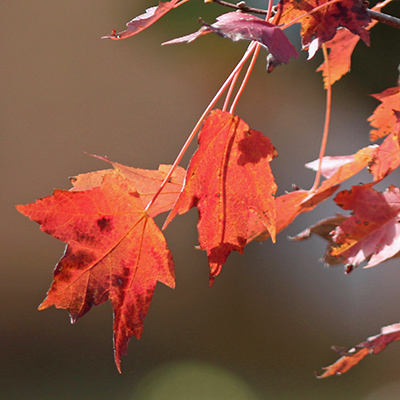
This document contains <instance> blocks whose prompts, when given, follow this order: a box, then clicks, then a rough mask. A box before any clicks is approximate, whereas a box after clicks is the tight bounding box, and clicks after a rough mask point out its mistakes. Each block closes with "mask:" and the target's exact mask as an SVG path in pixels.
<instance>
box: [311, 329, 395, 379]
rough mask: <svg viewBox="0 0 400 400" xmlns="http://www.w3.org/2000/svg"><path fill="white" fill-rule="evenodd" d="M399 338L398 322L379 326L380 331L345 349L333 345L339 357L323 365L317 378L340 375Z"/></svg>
mask: <svg viewBox="0 0 400 400" xmlns="http://www.w3.org/2000/svg"><path fill="white" fill-rule="evenodd" d="M399 339H400V324H393V325H388V326H384V327H383V328H381V333H380V334H379V335H376V336H371V337H369V338H368V339H367V340H366V341H364V342H361V343H359V344H358V345H357V346H355V347H354V348H352V349H350V350H349V351H347V350H346V349H344V348H341V347H337V346H333V347H332V349H333V350H335V351H336V352H337V353H338V354H339V355H341V357H340V358H339V359H338V360H337V361H336V362H335V363H333V364H332V365H329V366H328V367H324V368H323V369H324V370H325V372H324V373H323V374H321V375H318V376H317V377H318V378H327V377H328V376H332V375H341V374H343V373H345V372H347V371H348V370H349V369H351V368H353V367H354V366H355V365H357V364H358V363H359V362H360V361H361V360H362V359H363V358H365V357H366V356H367V355H368V354H378V353H380V352H381V351H382V350H384V349H385V348H386V346H387V345H389V344H390V343H393V342H395V341H396V340H399Z"/></svg>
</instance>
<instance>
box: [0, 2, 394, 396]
mask: <svg viewBox="0 0 400 400" xmlns="http://www.w3.org/2000/svg"><path fill="white" fill-rule="evenodd" d="M393 3H394V4H393V5H391V6H390V7H387V8H386V9H385V10H386V11H387V12H392V13H394V14H396V15H397V16H399V15H400V12H399V11H400V7H399V2H398V1H394V2H393ZM154 4H156V1H150V0H146V1H145V0H135V1H128V0H120V1H115V0H114V1H109V0H108V1H106V0H98V1H79V2H78V1H71V0H69V1H66V0H59V1H49V0H43V1H27V0H25V1H24V0H22V1H11V0H3V1H2V3H1V5H0V11H1V13H0V20H1V27H2V35H1V38H0V41H1V51H2V57H1V58H2V62H1V65H0V84H1V108H0V127H1V133H0V135H1V136H0V137H1V147H0V151H1V158H0V161H1V175H0V176H1V177H0V179H1V188H2V189H1V201H2V203H1V207H0V212H1V222H2V229H1V235H2V238H1V256H2V262H1V279H0V320H1V330H0V332H1V333H0V337H1V341H0V363H1V368H0V396H1V398H2V399H43V400H45V399H46V400H47V399H110V398H112V399H135V400H144V399H145V400H164V399H168V400H170V399H171V400H172V399H174V400H180V399H193V400H203V399H216V400H225V399H229V400H232V399H233V400H235V399H243V400H246V399H249V400H253V399H256V400H257V399H277V400H281V399H282V400H288V399H289V400H291V399H326V400H337V399H339V398H340V399H368V400H372V399H382V398H384V399H397V398H398V392H399V391H400V358H399V351H400V347H399V346H400V345H399V344H394V345H393V346H391V347H390V348H389V349H388V350H386V351H385V352H384V353H382V354H380V355H378V356H373V357H372V356H371V357H369V359H366V360H365V361H364V362H363V363H362V364H360V365H359V366H357V367H356V368H355V369H354V370H352V371H350V372H349V373H347V374H345V375H344V376H342V377H333V378H330V379H327V380H322V381H320V380H317V379H316V378H315V376H314V371H319V372H320V367H321V366H324V365H325V366H326V365H328V364H330V363H332V362H333V361H335V359H336V354H335V353H334V352H333V351H332V350H331V349H330V346H331V345H333V344H336V345H344V346H347V347H351V346H352V345H355V344H356V343H359V342H360V341H362V340H364V339H365V338H366V337H367V336H369V335H372V334H377V333H378V332H379V329H380V327H381V326H383V325H387V324H391V323H394V322H396V321H398V320H399V314H400V293H399V290H398V289H399V279H400V272H399V265H398V263H399V262H398V261H396V262H388V263H385V264H383V265H380V266H377V267H375V268H372V269H369V270H363V269H361V268H359V269H357V270H356V271H354V272H353V273H352V274H350V275H348V276H345V275H344V273H343V269H342V268H341V267H338V268H334V269H325V268H324V267H323V265H322V264H321V263H320V262H318V259H319V258H320V256H321V255H322V253H323V251H324V246H325V245H324V243H323V242H322V241H321V240H318V239H313V240H310V241H308V242H304V243H293V242H289V241H287V239H286V237H287V235H294V234H296V233H298V232H299V231H301V230H302V229H304V228H306V227H307V226H308V225H310V224H313V223H315V222H316V221H318V220H319V219H322V218H325V217H327V216H330V215H333V214H334V213H335V212H338V211H339V209H337V208H335V206H334V205H333V203H332V201H328V202H326V204H325V203H324V204H323V205H321V206H320V207H319V208H317V209H316V210H315V211H314V212H313V213H310V214H309V215H302V216H300V217H299V218H298V219H297V220H296V221H295V223H294V224H293V225H292V226H290V227H289V228H288V229H287V230H286V231H285V232H283V233H281V234H280V235H279V237H278V242H277V244H275V245H273V244H271V243H270V242H266V243H262V244H259V243H253V244H250V245H249V246H248V247H247V248H246V250H245V253H244V255H238V254H232V255H231V256H230V257H229V258H228V262H227V264H226V265H225V266H224V268H223V270H222V273H221V275H220V276H219V277H218V278H217V279H216V281H215V283H214V286H213V288H212V289H210V288H208V266H207V260H206V256H205V254H204V253H203V252H200V251H197V250H195V248H194V246H195V245H196V244H197V233H196V222H197V213H196V211H195V210H192V211H191V212H189V213H188V214H186V215H184V216H181V217H179V218H177V219H176V220H175V221H174V222H173V223H172V224H170V226H169V227H168V229H167V230H166V232H165V234H166V237H167V240H168V243H169V246H170V248H171V250H172V252H173V255H174V260H175V264H176V275H177V288H176V289H175V290H171V289H169V288H167V287H165V286H163V285H161V284H159V285H158V286H157V289H156V293H155V296H154V300H153V303H152V305H151V307H150V312H149V314H148V316H147V318H146V323H145V328H144V335H143V338H142V339H141V340H140V341H137V340H136V339H132V341H131V343H130V348H129V354H128V355H127V356H126V357H124V358H123V360H122V369H123V374H122V375H119V374H118V373H117V371H116V368H115V366H114V363H113V353H112V312H111V307H110V305H109V304H108V303H107V304H105V305H103V306H101V307H98V308H95V309H93V310H92V311H91V312H90V313H89V314H88V315H87V316H85V318H83V319H82V320H80V321H79V322H78V323H77V324H76V325H71V324H70V323H69V318H68V314H67V312H66V311H64V310H56V309H54V308H51V309H48V310H46V311H42V312H39V311H37V306H38V305H39V304H40V302H41V301H42V300H43V298H44V296H45V293H46V291H47V289H48V288H49V286H50V283H51V279H52V269H53V266H54V265H55V264H56V263H57V261H58V259H59V258H60V257H61V255H62V252H63V249H64V244H63V243H60V242H57V241H56V240H55V239H53V238H51V237H50V236H48V235H45V234H43V233H42V232H40V230H39V227H38V225H37V224H35V223H33V222H30V221H29V220H28V219H27V218H25V217H23V216H22V215H20V214H18V212H17V211H16V210H15V208H14V206H15V205H16V204H24V203H29V202H32V201H34V200H35V199H36V198H39V197H44V196H47V195H50V194H51V193H52V191H53V188H63V189H68V188H69V187H70V185H69V182H68V179H67V178H68V176H71V175H76V174H78V173H82V172H88V171H93V170H96V169H101V168H105V167H106V165H105V164H104V163H102V162H101V161H100V160H97V159H94V158H91V157H89V156H87V155H85V154H84V152H85V151H86V152H89V153H93V154H98V155H107V156H108V157H109V158H110V159H112V160H115V161H118V162H120V163H124V164H127V165H131V166H134V167H142V168H156V167H157V166H158V164H159V163H171V162H172V161H173V160H174V158H175V156H176V155H177V153H178V151H179V149H180V147H181V145H182V144H183V142H184V140H185V139H186V137H187V135H188V134H189V132H190V131H191V129H192V127H193V126H194V124H195V123H196V121H197V119H198V118H199V116H200V115H201V113H202V111H203V109H204V108H205V106H206V105H207V104H208V102H209V100H210V99H211V98H212V97H213V95H214V93H215V92H216V91H217V90H218V88H219V85H220V84H221V83H222V82H223V80H224V79H225V77H226V76H227V75H228V74H229V72H230V71H231V69H232V68H233V67H234V66H235V63H236V62H237V61H238V60H239V59H240V57H241V55H242V53H243V51H244V49H245V48H246V46H247V43H232V42H230V41H229V40H226V39H222V38H221V37H218V36H216V35H215V36H214V35H207V36H205V37H203V38H200V39H199V40H197V41H196V42H194V43H191V44H189V45H186V44H185V45H176V46H164V47H161V46H160V43H162V42H163V41H166V40H169V39H172V38H174V37H176V36H181V35H184V34H187V33H190V32H193V31H194V30H197V29H198V23H197V18H198V17H199V16H201V17H202V18H203V19H204V20H206V21H208V22H213V21H214V18H215V17H216V16H217V15H219V14H221V13H223V12H226V11H227V10H226V9H224V8H222V7H221V6H218V5H215V4H210V5H204V4H203V1H202V0H191V1H190V2H189V3H188V4H186V5H183V6H182V7H180V8H179V9H177V10H174V11H173V12H171V13H169V14H168V15H167V16H165V17H164V18H163V19H162V20H160V21H158V22H157V23H156V24H155V25H154V26H153V27H152V28H150V29H148V30H147V31H145V32H143V33H141V34H140V35H138V36H136V37H133V38H130V39H128V40H125V41H120V42H113V41H109V40H100V37H101V36H103V35H106V34H108V33H110V32H111V29H113V28H115V29H117V30H123V28H124V24H125V22H127V21H129V20H130V19H131V18H133V17H134V16H136V15H138V14H141V13H142V12H144V10H145V8H147V7H150V6H152V5H154ZM248 5H253V6H259V7H262V6H263V2H262V1H258V2H257V1H249V2H248ZM297 32H298V27H295V29H294V30H293V31H292V34H293V37H292V39H293V42H294V43H295V44H296V46H297V47H298V48H299V47H300V44H299V39H298V37H297V36H296V34H297ZM399 39H400V32H399V31H396V30H395V29H394V28H390V27H387V26H377V27H376V28H374V30H373V32H372V46H371V48H367V47H366V46H365V45H364V44H362V43H360V44H359V47H357V51H356V54H355V55H354V58H353V60H354V62H353V66H352V73H351V74H350V75H348V76H346V77H344V78H343V79H342V80H341V81H340V82H339V83H337V84H336V85H335V87H334V106H333V115H332V126H331V134H330V135H331V136H330V140H329V145H328V154H329V155H345V154H352V153H354V152H355V151H357V149H359V148H360V147H362V146H366V145H368V144H369V141H368V131H369V129H368V124H367V122H366V119H367V117H368V116H369V115H370V114H371V113H372V111H373V110H374V108H375V107H376V106H377V104H378V103H377V102H376V101H375V100H374V99H372V98H369V97H368V96H366V94H368V93H377V92H380V91H382V90H384V89H386V88H388V87H391V86H394V85H395V84H396V81H397V78H398V72H397V65H398V64H399V62H400V40H399ZM264 55H265V54H263V56H260V59H259V62H258V64H257V68H256V70H255V72H254V74H253V75H252V78H251V80H250V83H249V85H248V87H247V89H246V91H245V93H244V95H243V97H242V99H241V101H240V103H239V106H238V108H237V110H236V111H237V113H238V114H239V115H240V116H241V117H242V118H243V119H244V120H245V121H246V122H247V123H249V125H250V126H251V127H252V128H254V129H258V130H261V131H262V132H264V133H265V134H266V135H267V136H269V137H270V138H271V140H272V142H273V143H274V145H275V147H276V148H277V150H278V152H279V157H278V158H277V159H276V160H274V162H273V165H272V167H273V171H274V173H275V176H276V180H277V183H278V185H279V194H281V193H283V192H284V191H285V190H291V184H292V183H295V184H297V185H298V186H300V187H303V188H309V187H310V186H311V185H312V180H313V174H312V173H311V172H310V171H307V170H306V169H304V168H303V165H304V163H306V162H308V161H311V160H313V159H315V158H316V157H317V155H318V150H319V145H320V136H321V132H322V127H323V120H324V107H325V106H324V101H325V100H324V97H325V94H324V92H323V90H322V85H321V77H320V74H318V73H315V72H314V71H315V69H316V68H317V67H318V65H319V64H320V62H321V56H320V54H318V55H317V56H316V58H315V59H313V60H311V61H309V62H306V54H301V56H300V58H299V59H298V60H295V61H293V62H292V63H291V64H290V65H289V66H283V67H279V68H278V69H277V70H276V71H274V72H273V73H272V74H270V75H268V74H267V73H266V72H265V60H264ZM194 150H195V146H192V148H191V153H193V151H194ZM189 158H190V154H188V155H187V157H186V158H185V160H184V163H183V164H182V165H184V166H186V165H187V163H188V161H189ZM398 178H399V175H398V174H397V175H393V176H391V177H390V178H388V179H387V182H384V185H383V186H382V188H383V187H384V186H387V185H388V184H390V183H394V184H396V185H399V179H398ZM368 179H369V177H368V175H367V173H365V174H360V175H359V176H357V177H356V178H354V180H352V182H351V183H353V184H357V183H358V182H360V181H363V182H366V181H367V180H368ZM344 187H348V185H347V186H344ZM158 221H160V222H162V219H159V220H158Z"/></svg>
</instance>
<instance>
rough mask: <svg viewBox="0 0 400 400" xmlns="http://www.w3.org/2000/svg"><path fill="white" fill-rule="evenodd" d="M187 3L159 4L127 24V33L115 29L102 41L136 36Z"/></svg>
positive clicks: (184, 0)
mask: <svg viewBox="0 0 400 400" xmlns="http://www.w3.org/2000/svg"><path fill="white" fill-rule="evenodd" d="M187 1H189V0H182V1H181V2H180V3H179V4H178V2H179V0H171V1H168V2H165V3H163V2H159V3H158V6H155V7H150V8H148V9H147V10H146V12H145V13H144V14H141V15H138V16H137V17H135V18H133V19H132V20H131V21H129V22H128V23H127V24H126V26H127V27H128V29H126V30H125V31H122V32H119V33H117V32H116V31H115V29H114V30H113V31H112V33H111V35H107V36H103V37H102V39H112V40H121V39H126V38H128V37H131V36H133V35H136V34H138V33H139V32H141V31H143V30H145V29H146V28H148V27H149V26H150V25H152V24H154V22H156V21H157V20H159V19H160V18H161V17H162V16H164V15H165V14H166V13H167V12H168V11H171V10H172V9H173V8H176V7H179V6H180V5H181V4H183V3H186V2H187Z"/></svg>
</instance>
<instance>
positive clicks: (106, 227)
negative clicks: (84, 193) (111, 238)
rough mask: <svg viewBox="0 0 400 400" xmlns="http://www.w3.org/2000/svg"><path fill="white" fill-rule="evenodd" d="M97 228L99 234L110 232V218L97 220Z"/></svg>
mask: <svg viewBox="0 0 400 400" xmlns="http://www.w3.org/2000/svg"><path fill="white" fill-rule="evenodd" d="M97 226H98V227H99V229H100V232H104V233H108V232H110V231H111V230H112V229H113V227H112V219H111V218H110V217H108V218H107V217H103V218H100V219H98V220H97Z"/></svg>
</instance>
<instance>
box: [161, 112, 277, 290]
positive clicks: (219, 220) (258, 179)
mask: <svg viewBox="0 0 400 400" xmlns="http://www.w3.org/2000/svg"><path fill="white" fill-rule="evenodd" d="M276 155H277V153H276V150H275V149H274V147H273V146H272V144H271V142H270V140H269V139H268V138H267V137H265V136H264V135H263V134H262V133H261V132H258V131H256V130H253V129H249V127H248V125H247V124H246V123H245V122H244V121H243V120H241V119H240V118H239V117H237V116H234V115H232V114H230V113H228V112H224V111H221V110H214V111H213V112H212V113H211V114H210V116H209V117H208V118H207V119H206V121H205V122H204V125H203V128H202V130H201V132H200V134H199V148H198V150H197V151H196V153H195V154H194V155H193V157H192V159H191V161H190V166H189V169H188V172H187V175H186V183H185V187H184V189H183V191H182V193H181V194H180V196H179V198H178V201H177V202H176V204H175V206H174V208H173V210H172V211H171V213H170V215H169V216H168V219H167V221H166V225H167V224H168V223H169V222H170V221H171V220H172V218H174V217H175V216H176V215H177V214H183V213H185V212H187V211H188V210H189V209H191V208H192V207H195V206H196V207H197V208H198V210H199V223H198V231H199V243H200V247H201V248H202V249H205V250H206V251H207V255H208V260H209V264H210V284H212V282H213V279H214V277H215V276H216V275H218V274H219V273H220V271H221V268H222V265H223V264H224V263H225V261H226V259H227V257H228V255H229V253H230V252H231V251H233V250H234V251H238V252H243V248H244V246H245V245H246V243H247V241H248V237H249V224H252V223H253V222H254V220H255V219H256V220H259V221H260V223H261V224H262V226H263V230H267V231H268V232H269V233H270V235H271V236H272V238H273V239H275V200H274V197H273V195H274V193H275V191H276V184H275V182H274V179H273V176H272V172H271V167H270V161H271V160H272V159H273V158H274V157H275V156H276Z"/></svg>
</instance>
